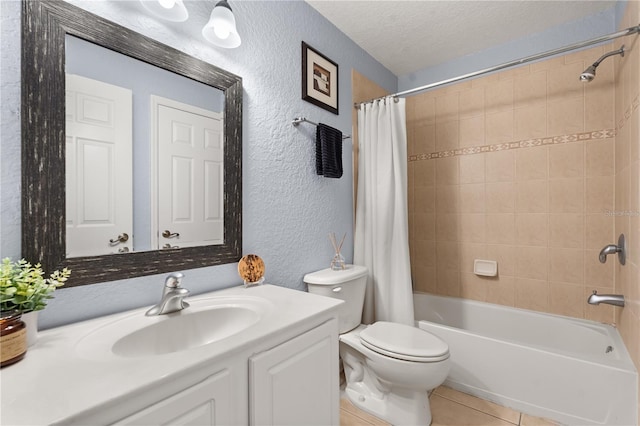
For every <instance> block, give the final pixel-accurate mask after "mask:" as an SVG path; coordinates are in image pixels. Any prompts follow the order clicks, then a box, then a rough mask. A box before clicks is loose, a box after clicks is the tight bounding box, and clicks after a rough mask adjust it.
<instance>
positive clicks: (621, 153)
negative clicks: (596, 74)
mask: <svg viewBox="0 0 640 426" xmlns="http://www.w3.org/2000/svg"><path fill="white" fill-rule="evenodd" d="M639 22H640V6H639V2H638V1H629V2H627V9H626V11H625V15H624V17H623V19H622V22H621V24H620V28H621V29H623V28H628V27H632V26H635V25H638V23H639ZM621 43H623V42H622V41H621V42H620V43H618V44H617V45H616V46H618V45H619V44H621ZM624 44H625V45H626V48H627V51H626V52H625V56H624V58H620V57H616V60H615V123H616V132H617V133H616V143H615V185H616V187H615V188H616V191H615V211H616V216H615V235H616V236H617V235H619V234H620V233H624V234H625V236H626V237H627V239H628V248H629V253H628V260H627V263H626V265H625V266H621V265H620V264H619V263H617V262H616V264H615V292H616V293H619V294H623V295H624V296H625V298H626V306H625V307H624V309H620V308H618V309H616V311H615V321H616V324H617V326H618V329H619V330H620V334H621V335H622V338H623V340H624V342H625V346H626V347H627V350H628V351H629V353H630V354H631V358H632V359H633V361H634V363H635V365H636V368H637V369H639V370H640V201H639V198H638V192H639V189H638V186H639V185H638V182H639V181H640V167H639V164H640V109H639V108H638V98H639V96H640V40H638V36H634V37H626V38H625V39H624ZM638 407H639V417H638V418H640V401H639V405H638Z"/></svg>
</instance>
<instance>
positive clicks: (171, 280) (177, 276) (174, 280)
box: [164, 272, 184, 288]
mask: <svg viewBox="0 0 640 426" xmlns="http://www.w3.org/2000/svg"><path fill="white" fill-rule="evenodd" d="M183 278H184V274H183V273H182V272H174V273H172V274H169V276H167V278H166V279H165V281H164V286H165V287H169V288H178V287H180V284H181V283H182V279H183Z"/></svg>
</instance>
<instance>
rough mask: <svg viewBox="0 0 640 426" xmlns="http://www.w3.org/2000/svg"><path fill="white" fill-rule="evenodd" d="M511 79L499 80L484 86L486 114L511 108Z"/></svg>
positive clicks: (512, 86) (512, 93)
mask: <svg viewBox="0 0 640 426" xmlns="http://www.w3.org/2000/svg"><path fill="white" fill-rule="evenodd" d="M513 88H514V84H513V80H512V79H508V80H501V81H498V82H496V83H495V84H491V85H489V86H486V87H485V92H484V98H485V111H486V113H487V114H489V113H493V112H497V111H504V110H513V95H514V92H513Z"/></svg>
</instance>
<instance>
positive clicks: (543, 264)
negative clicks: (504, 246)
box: [516, 247, 548, 280]
mask: <svg viewBox="0 0 640 426" xmlns="http://www.w3.org/2000/svg"><path fill="white" fill-rule="evenodd" d="M547 262H548V250H547V249H546V248H545V247H517V248H516V277H518V278H528V279H535V280H546V279H547Z"/></svg>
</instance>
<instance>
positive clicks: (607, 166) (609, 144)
mask: <svg viewBox="0 0 640 426" xmlns="http://www.w3.org/2000/svg"><path fill="white" fill-rule="evenodd" d="M586 156H587V161H586V175H587V176H589V177H594V176H613V174H614V172H615V165H614V158H615V140H614V139H604V140H595V141H587V143H586Z"/></svg>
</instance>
